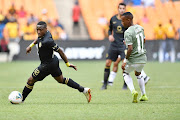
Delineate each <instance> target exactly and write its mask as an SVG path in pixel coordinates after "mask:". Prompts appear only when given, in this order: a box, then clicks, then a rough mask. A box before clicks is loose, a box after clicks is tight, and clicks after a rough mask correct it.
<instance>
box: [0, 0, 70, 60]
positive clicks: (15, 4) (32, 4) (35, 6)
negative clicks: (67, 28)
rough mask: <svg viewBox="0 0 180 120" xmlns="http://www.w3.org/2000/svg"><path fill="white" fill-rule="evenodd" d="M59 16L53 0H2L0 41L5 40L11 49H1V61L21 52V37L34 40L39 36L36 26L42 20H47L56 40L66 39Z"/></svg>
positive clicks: (0, 3)
mask: <svg viewBox="0 0 180 120" xmlns="http://www.w3.org/2000/svg"><path fill="white" fill-rule="evenodd" d="M58 18H59V15H58V12H57V9H56V6H55V3H54V1H53V0H0V23H1V24H0V26H1V31H0V33H1V37H0V42H1V43H2V41H3V40H5V42H4V43H7V45H8V49H9V52H6V51H4V50H3V49H1V50H0V52H1V53H0V56H1V58H2V59H1V60H0V61H11V60H12V59H13V57H14V55H17V54H19V51H20V46H19V41H20V40H21V38H23V39H24V40H34V39H35V38H36V37H37V36H36V32H35V31H36V30H35V29H36V28H35V27H36V23H37V22H38V21H40V20H44V21H46V22H47V24H48V29H49V30H50V31H51V32H52V35H53V38H54V40H60V39H62V40H66V39H67V35H66V33H65V32H64V29H63V28H61V27H60V24H59V23H58ZM0 48H3V47H2V45H0ZM6 56H8V57H6ZM6 58H7V59H6Z"/></svg>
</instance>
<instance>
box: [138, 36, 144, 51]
mask: <svg viewBox="0 0 180 120" xmlns="http://www.w3.org/2000/svg"><path fill="white" fill-rule="evenodd" d="M136 39H137V44H138V53H143V52H144V49H143V46H144V37H143V34H142V33H139V34H137V35H136Z"/></svg>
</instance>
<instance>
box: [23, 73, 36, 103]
mask: <svg viewBox="0 0 180 120" xmlns="http://www.w3.org/2000/svg"><path fill="white" fill-rule="evenodd" d="M35 82H37V81H36V80H34V79H33V77H32V76H31V77H30V78H29V79H28V81H27V85H26V86H25V87H24V89H23V92H22V96H23V100H22V102H24V101H25V99H26V97H27V96H28V95H29V93H30V92H31V91H32V89H33V86H34V83H35Z"/></svg>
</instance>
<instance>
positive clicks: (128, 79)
mask: <svg viewBox="0 0 180 120" xmlns="http://www.w3.org/2000/svg"><path fill="white" fill-rule="evenodd" d="M123 77H124V81H125V82H126V84H127V86H128V88H129V90H130V91H131V93H132V96H133V101H132V102H133V103H137V102H138V101H137V96H138V92H137V91H136V90H135V88H134V85H133V80H132V78H131V76H130V75H129V74H128V73H123Z"/></svg>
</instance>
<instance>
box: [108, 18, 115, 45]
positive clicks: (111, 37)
mask: <svg viewBox="0 0 180 120" xmlns="http://www.w3.org/2000/svg"><path fill="white" fill-rule="evenodd" d="M112 31H113V23H112V18H111V20H110V23H109V31H108V35H109V41H110V42H113V41H114V37H113V34H112Z"/></svg>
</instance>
